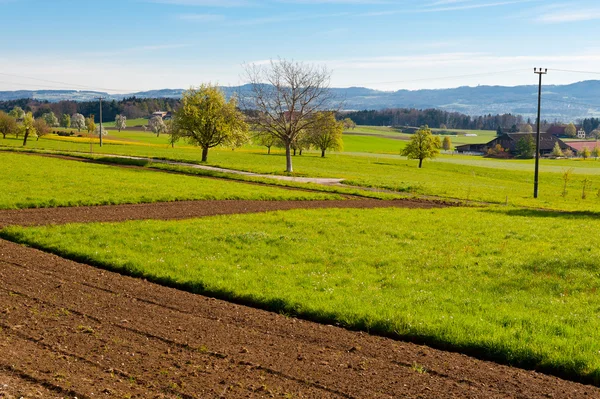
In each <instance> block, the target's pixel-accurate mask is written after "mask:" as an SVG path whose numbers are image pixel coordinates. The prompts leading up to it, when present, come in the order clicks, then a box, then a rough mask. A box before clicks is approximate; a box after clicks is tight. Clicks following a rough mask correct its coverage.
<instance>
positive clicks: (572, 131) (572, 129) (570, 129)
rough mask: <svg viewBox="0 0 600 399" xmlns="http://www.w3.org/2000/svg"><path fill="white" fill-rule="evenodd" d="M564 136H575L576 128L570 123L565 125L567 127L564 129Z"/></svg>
mask: <svg viewBox="0 0 600 399" xmlns="http://www.w3.org/2000/svg"><path fill="white" fill-rule="evenodd" d="M565 134H566V135H567V136H569V137H575V136H577V128H576V127H575V125H574V124H572V123H569V124H568V125H567V127H566V128H565Z"/></svg>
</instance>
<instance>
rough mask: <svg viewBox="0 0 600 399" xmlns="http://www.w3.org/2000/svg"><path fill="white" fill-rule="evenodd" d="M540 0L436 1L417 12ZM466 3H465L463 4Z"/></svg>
mask: <svg viewBox="0 0 600 399" xmlns="http://www.w3.org/2000/svg"><path fill="white" fill-rule="evenodd" d="M539 1H541V0H506V1H496V2H488V3H473V2H466V1H447V2H437V3H433V4H431V5H430V6H431V8H423V9H420V10H418V12H443V11H460V10H473V9H477V8H489V7H500V6H508V5H514V4H521V3H532V2H539ZM465 3H466V4H465Z"/></svg>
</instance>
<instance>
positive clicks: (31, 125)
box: [21, 112, 35, 147]
mask: <svg viewBox="0 0 600 399" xmlns="http://www.w3.org/2000/svg"><path fill="white" fill-rule="evenodd" d="M21 130H22V131H23V133H24V138H23V147H25V146H26V145H27V139H28V138H29V135H30V134H35V120H34V119H33V114H32V113H31V112H28V113H26V114H25V116H24V117H23V122H21Z"/></svg>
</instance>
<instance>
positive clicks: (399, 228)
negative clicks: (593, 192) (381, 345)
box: [0, 208, 600, 383]
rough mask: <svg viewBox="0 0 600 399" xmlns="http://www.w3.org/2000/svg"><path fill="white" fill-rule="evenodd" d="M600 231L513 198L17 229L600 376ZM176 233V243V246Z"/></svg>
mask: <svg viewBox="0 0 600 399" xmlns="http://www.w3.org/2000/svg"><path fill="white" fill-rule="evenodd" d="M599 228H600V220H599V219H598V218H597V217H594V216H591V215H589V214H585V213H571V214H568V213H566V214H565V213H553V212H544V211H533V210H519V209H516V208H503V209H500V208H486V209H473V208H447V209H436V210H409V209H379V210H331V209H330V210H304V211H288V212H274V213H268V214H254V215H235V216H223V217H211V218H203V219H197V220H188V221H177V222H163V221H135V222H126V223H110V224H107V223H103V224H76V225H66V226H48V227H36V228H19V227H11V228H7V229H5V230H3V231H2V232H1V233H0V235H1V236H3V237H4V238H7V239H10V240H14V241H16V242H20V243H25V244H28V245H31V246H34V247H38V248H42V249H44V250H47V251H51V252H54V253H57V254H59V255H61V256H64V257H68V258H71V259H75V260H78V261H83V262H87V263H91V264H94V265H98V266H101V267H105V268H109V269H111V270H116V271H120V272H124V273H126V274H131V275H134V276H139V277H144V278H147V279H149V280H153V281H156V282H160V283H163V284H168V285H172V286H176V287H179V288H185V289H188V290H190V291H194V292H200V293H209V294H212V295H217V296H220V297H224V298H227V299H234V300H238V301H243V302H246V303H250V304H254V305H258V306H262V307H266V308H269V309H271V310H276V311H280V312H284V313H286V314H295V315H301V316H304V317H309V318H312V319H315V320H320V321H324V322H329V323H340V324H341V325H343V326H347V327H351V328H359V329H362V330H366V331H375V332H378V333H385V334H392V335H394V336H397V337H401V338H405V339H412V340H417V341H420V342H424V343H428V344H432V345H435V346H438V347H442V348H452V349H456V350H460V351H462V352H465V353H470V354H476V355H479V356H482V357H485V358H488V359H493V360H499V361H502V362H506V363H510V364H513V365H520V366H526V367H535V368H536V369H539V370H543V371H550V372H553V373H557V374H559V375H563V376H567V377H572V378H583V379H587V380H589V381H592V382H596V383H598V382H599V381H600V356H599V353H600V317H599V316H598V309H600V298H599V297H598V289H599V288H600V274H599V272H598V271H599V266H598V265H599V264H600V247H598V246H597V245H595V243H594V240H593V239H588V238H585V237H586V232H587V233H589V232H593V231H596V230H598V229H599ZM166 243H168V245H167V244H166Z"/></svg>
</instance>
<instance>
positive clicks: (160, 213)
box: [0, 199, 447, 228]
mask: <svg viewBox="0 0 600 399" xmlns="http://www.w3.org/2000/svg"><path fill="white" fill-rule="evenodd" d="M444 206H447V205H445V204H443V203H441V202H440V203H436V202H432V201H417V200H387V201H384V200H373V199H360V200H319V201H310V200H307V201H258V200H256V201H252V200H249V201H246V200H207V201H178V202H158V203H152V204H129V205H106V206H79V207H68V208H35V209H16V210H15V209H9V210H0V228H2V227H5V226H9V225H21V226H34V225H45V224H65V223H87V222H121V221H125V220H144V219H159V220H173V219H190V218H197V217H203V216H212V215H230V214H239V213H256V212H268V211H280V210H290V209H317V208H356V209H367V208H389V207H396V208H441V207H444Z"/></svg>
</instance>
